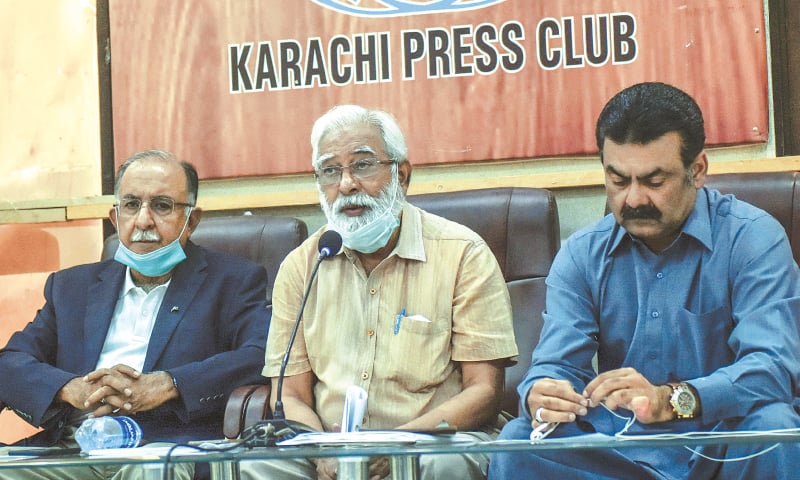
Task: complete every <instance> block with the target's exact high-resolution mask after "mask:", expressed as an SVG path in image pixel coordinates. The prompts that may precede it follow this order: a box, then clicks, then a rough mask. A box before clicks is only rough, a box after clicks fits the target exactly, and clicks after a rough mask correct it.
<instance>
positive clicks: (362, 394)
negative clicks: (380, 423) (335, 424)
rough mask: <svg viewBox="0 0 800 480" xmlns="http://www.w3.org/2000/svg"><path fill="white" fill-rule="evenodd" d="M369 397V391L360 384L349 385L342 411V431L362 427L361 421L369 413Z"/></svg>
mask: <svg viewBox="0 0 800 480" xmlns="http://www.w3.org/2000/svg"><path fill="white" fill-rule="evenodd" d="M367 397H368V395H367V391H366V390H364V389H363V388H361V387H359V386H358V385H350V386H349V387H347V391H346V392H345V397H344V411H343V412H342V428H341V431H342V432H355V431H357V430H360V429H361V423H362V422H363V421H364V415H365V414H366V413H367Z"/></svg>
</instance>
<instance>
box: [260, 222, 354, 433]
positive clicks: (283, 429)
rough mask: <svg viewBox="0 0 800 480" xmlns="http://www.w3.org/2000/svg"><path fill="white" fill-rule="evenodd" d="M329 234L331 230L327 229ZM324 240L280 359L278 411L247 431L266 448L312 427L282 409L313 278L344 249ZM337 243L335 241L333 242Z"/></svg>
mask: <svg viewBox="0 0 800 480" xmlns="http://www.w3.org/2000/svg"><path fill="white" fill-rule="evenodd" d="M325 233H326V234H327V233H329V232H325ZM333 233H334V234H335V235H331V236H335V237H338V238H339V239H340V240H339V242H341V237H339V235H338V234H336V233H335V232H333ZM325 240H329V239H327V238H325V235H323V238H321V239H320V244H321V245H320V247H319V257H318V258H317V261H316V262H315V263H314V269H313V270H312V271H311V277H310V280H309V281H308V286H307V287H306V291H305V293H303V300H302V303H301V304H300V311H299V312H297V318H296V319H295V321H294V328H292V333H291V335H290V336H289V344H288V345H287V346H286V353H284V355H283V360H282V361H281V370H280V373H279V374H278V385H277V386H276V387H275V388H276V390H275V410H274V411H273V412H272V418H271V419H269V420H264V421H261V422H258V423H256V424H255V425H253V426H252V427H250V429H249V430H250V431H249V432H246V434H249V435H252V436H253V439H252V440H251V441H250V443H251V445H252V446H266V447H274V446H275V445H276V444H277V443H278V442H279V441H281V440H286V439H289V438H292V437H294V436H295V435H297V434H299V433H303V432H311V431H313V429H312V428H311V427H309V426H308V425H305V424H303V423H301V422H297V421H294V420H287V419H286V413H285V412H284V410H283V399H282V398H283V379H284V376H285V374H286V366H287V364H288V363H289V354H290V353H291V351H292V345H294V339H295V337H296V336H297V330H299V328H300V319H302V318H303V310H305V307H306V302H307V301H308V294H309V292H311V285H312V284H313V283H314V279H315V278H316V276H317V270H319V265H320V264H321V263H322V261H323V260H325V259H326V258H328V257H331V256H333V255H335V254H336V253H337V252H338V250H339V248H341V243H339V247H337V248H335V249H334V248H332V247H331V246H330V245H327V243H330V240H329V241H328V242H326V241H325ZM334 244H335V241H334Z"/></svg>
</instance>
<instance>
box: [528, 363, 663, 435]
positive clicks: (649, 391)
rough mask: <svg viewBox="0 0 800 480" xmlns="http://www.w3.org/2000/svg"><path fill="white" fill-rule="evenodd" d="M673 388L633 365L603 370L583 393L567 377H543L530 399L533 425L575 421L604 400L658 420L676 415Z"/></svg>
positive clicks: (613, 407)
mask: <svg viewBox="0 0 800 480" xmlns="http://www.w3.org/2000/svg"><path fill="white" fill-rule="evenodd" d="M671 391H672V389H671V388H670V387H669V386H668V385H653V384H652V383H650V382H649V381H648V380H647V379H646V378H645V377H644V375H642V374H641V373H639V372H638V371H636V370H635V369H633V368H620V369H616V370H609V371H607V372H603V373H601V374H600V375H598V376H597V377H596V378H595V379H594V380H592V381H591V382H589V383H588V384H587V385H586V388H585V389H584V390H583V392H582V393H578V392H576V391H575V389H574V387H573V386H572V384H571V383H569V382H568V381H566V380H556V379H552V378H543V379H541V380H538V381H536V382H535V383H534V384H533V387H531V389H530V391H529V392H528V398H527V402H528V408H529V409H530V412H531V415H532V416H533V417H534V419H533V422H532V423H531V426H532V427H533V428H535V427H536V426H538V425H539V424H540V423H542V422H549V423H554V422H563V423H566V422H574V421H575V420H576V419H577V417H578V416H584V415H586V414H587V413H588V411H589V410H588V409H589V408H593V407H597V406H599V405H600V404H601V403H602V404H604V405H605V406H606V407H607V408H608V409H609V410H612V411H615V410H617V409H618V408H624V409H626V410H630V411H632V412H633V413H634V414H635V415H636V420H637V421H639V422H640V423H656V422H665V421H668V420H672V419H673V412H672V406H671V405H670V403H669V397H670V393H671Z"/></svg>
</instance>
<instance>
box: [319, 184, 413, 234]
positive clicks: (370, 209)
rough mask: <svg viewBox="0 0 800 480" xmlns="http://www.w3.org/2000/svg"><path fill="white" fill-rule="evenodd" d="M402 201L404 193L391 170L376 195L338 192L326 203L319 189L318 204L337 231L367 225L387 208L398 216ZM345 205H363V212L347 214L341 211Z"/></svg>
mask: <svg viewBox="0 0 800 480" xmlns="http://www.w3.org/2000/svg"><path fill="white" fill-rule="evenodd" d="M395 200H396V201H395ZM404 203H405V194H404V193H403V188H402V187H401V186H400V180H399V178H398V175H397V172H392V179H391V181H390V182H389V183H388V184H387V185H386V187H384V188H383V190H381V191H380V193H379V194H378V196H377V197H373V196H371V195H369V194H368V193H364V192H358V193H354V194H352V195H342V194H341V193H340V194H339V196H338V197H336V200H334V201H333V204H331V203H328V199H327V197H326V196H325V193H324V192H323V191H322V189H320V191H319V204H320V206H321V207H322V211H323V212H324V213H325V218H327V220H328V226H329V227H330V228H331V229H333V230H336V231H339V232H354V231H356V230H358V229H359V228H361V227H363V226H364V225H368V224H369V223H370V222H372V221H373V220H375V219H376V218H378V217H379V216H380V215H382V214H383V213H384V212H385V211H386V210H389V209H394V210H395V212H394V213H395V215H397V216H399V215H400V211H401V210H402V209H403V204H404ZM347 207H363V208H364V213H362V214H361V215H359V216H357V217H351V216H348V215H347V214H345V213H344V211H343V210H344V209H345V208H347Z"/></svg>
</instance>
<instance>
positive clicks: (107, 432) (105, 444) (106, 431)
mask: <svg viewBox="0 0 800 480" xmlns="http://www.w3.org/2000/svg"><path fill="white" fill-rule="evenodd" d="M75 440H76V441H77V442H78V445H80V447H81V451H82V452H88V451H89V450H99V449H103V448H133V447H135V446H137V445H139V442H140V441H141V440H142V427H140V426H139V424H138V423H136V421H135V420H134V419H132V418H131V417H95V418H87V419H86V420H84V421H83V423H81V426H80V427H78V430H77V431H76V432H75Z"/></svg>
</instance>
